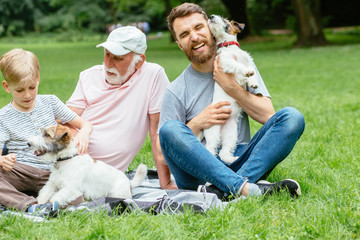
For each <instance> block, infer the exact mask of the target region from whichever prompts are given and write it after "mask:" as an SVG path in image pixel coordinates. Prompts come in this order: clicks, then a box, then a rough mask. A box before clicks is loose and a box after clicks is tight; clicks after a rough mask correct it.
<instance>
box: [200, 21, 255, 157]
mask: <svg viewBox="0 0 360 240" xmlns="http://www.w3.org/2000/svg"><path fill="white" fill-rule="evenodd" d="M208 23H209V28H210V31H211V33H212V34H213V36H214V38H215V40H216V44H217V45H218V50H217V57H220V58H221V64H222V68H223V70H224V72H227V73H234V74H235V80H236V82H237V83H238V84H239V85H240V86H242V87H243V88H245V89H246V88H247V87H251V88H257V87H258V81H257V76H255V75H254V74H255V70H254V67H253V66H255V65H254V63H253V60H252V58H251V56H250V55H249V54H248V53H247V52H245V51H243V50H241V49H240V45H239V43H238V42H237V39H236V34H237V33H239V32H241V30H242V29H243V28H244V24H239V23H237V22H234V21H231V22H229V21H228V20H226V19H223V18H222V17H220V16H217V15H211V17H210V18H209V20H208ZM220 101H229V102H230V103H231V110H232V112H231V117H230V118H229V119H228V120H227V121H226V123H225V124H224V125H222V126H220V125H214V126H212V127H211V128H208V129H204V136H205V139H206V148H207V149H208V150H209V151H210V152H211V153H212V154H213V155H214V156H215V155H216V154H217V150H218V148H219V146H220V145H221V150H220V153H219V157H220V158H221V160H222V161H224V162H226V163H232V162H234V161H235V160H236V159H237V157H234V150H235V147H236V141H237V136H238V130H237V122H238V119H239V117H241V115H242V109H241V108H240V106H239V105H238V104H237V103H236V101H235V100H234V99H233V98H232V97H230V96H229V95H228V94H227V93H226V92H225V91H224V90H223V89H222V88H221V87H220V86H219V85H218V84H217V83H216V82H215V86H214V97H213V103H217V102H220Z"/></svg>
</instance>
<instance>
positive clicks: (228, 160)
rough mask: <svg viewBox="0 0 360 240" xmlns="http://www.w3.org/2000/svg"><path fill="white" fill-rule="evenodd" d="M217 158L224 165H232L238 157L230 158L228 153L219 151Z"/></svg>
mask: <svg viewBox="0 0 360 240" xmlns="http://www.w3.org/2000/svg"><path fill="white" fill-rule="evenodd" d="M219 157H220V159H221V160H222V161H223V162H225V163H233V162H235V161H236V160H237V159H238V158H239V157H234V156H232V155H231V154H230V153H224V152H221V151H220V154H219Z"/></svg>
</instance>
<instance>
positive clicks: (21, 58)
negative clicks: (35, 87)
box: [0, 48, 40, 85]
mask: <svg viewBox="0 0 360 240" xmlns="http://www.w3.org/2000/svg"><path fill="white" fill-rule="evenodd" d="M0 68H1V72H2V74H3V76H4V78H5V81H6V82H7V83H8V84H9V85H11V84H17V83H19V82H20V81H29V80H32V81H33V80H37V79H39V78H40V66H39V61H38V59H37V57H36V56H35V54H33V53H32V52H30V51H25V50H23V49H21V48H16V49H13V50H11V51H9V52H7V53H5V54H4V55H3V56H2V57H1V58H0Z"/></svg>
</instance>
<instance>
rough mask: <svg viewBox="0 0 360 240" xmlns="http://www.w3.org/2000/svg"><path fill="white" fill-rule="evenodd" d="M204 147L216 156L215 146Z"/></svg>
mask: <svg viewBox="0 0 360 240" xmlns="http://www.w3.org/2000/svg"><path fill="white" fill-rule="evenodd" d="M206 149H207V150H208V151H209V152H210V153H211V154H212V155H213V156H216V154H217V153H216V150H215V148H212V147H206Z"/></svg>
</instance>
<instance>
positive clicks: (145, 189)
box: [0, 169, 241, 221]
mask: <svg viewBox="0 0 360 240" xmlns="http://www.w3.org/2000/svg"><path fill="white" fill-rule="evenodd" d="M134 174H135V172H134V171H131V172H128V173H127V176H128V178H129V179H132V178H133V176H134ZM238 200H241V198H240V199H235V200H233V201H238ZM228 203H229V202H223V201H221V200H220V199H219V198H218V197H217V196H216V195H215V194H213V193H203V192H201V193H200V192H196V191H190V190H163V189H161V188H160V184H159V178H158V174H157V171H156V170H155V169H149V170H148V174H147V177H146V179H145V181H144V182H143V183H142V184H141V185H140V186H138V187H136V188H134V189H133V198H132V199H120V198H110V197H104V198H99V199H95V200H92V201H87V202H84V203H81V204H79V205H77V206H70V207H68V208H66V209H63V210H57V211H52V212H38V213H35V214H30V213H23V212H18V211H11V210H8V209H6V208H5V207H3V206H2V207H1V206H0V217H2V216H6V215H19V216H23V217H26V218H30V219H32V220H33V221H44V220H45V219H48V218H49V217H56V216H58V214H59V213H60V212H63V213H67V212H78V211H79V212H80V211H85V212H96V211H106V212H107V213H108V214H109V215H114V214H115V215H116V214H122V213H124V212H133V211H143V212H146V213H149V214H178V213H182V212H183V211H184V209H189V210H191V211H194V212H196V213H204V212H206V211H207V210H209V209H211V208H220V209H222V208H224V207H225V206H226V205H227V204H228Z"/></svg>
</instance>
